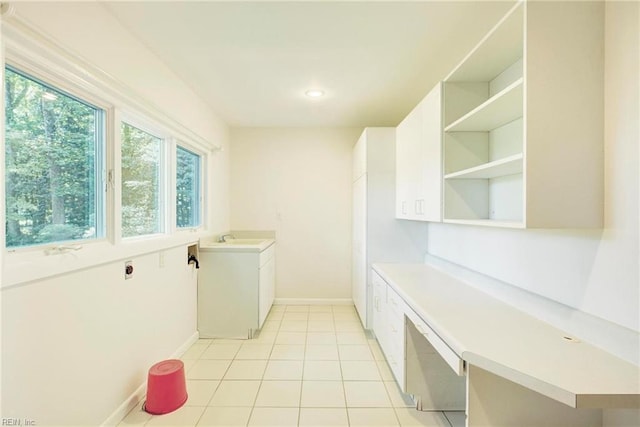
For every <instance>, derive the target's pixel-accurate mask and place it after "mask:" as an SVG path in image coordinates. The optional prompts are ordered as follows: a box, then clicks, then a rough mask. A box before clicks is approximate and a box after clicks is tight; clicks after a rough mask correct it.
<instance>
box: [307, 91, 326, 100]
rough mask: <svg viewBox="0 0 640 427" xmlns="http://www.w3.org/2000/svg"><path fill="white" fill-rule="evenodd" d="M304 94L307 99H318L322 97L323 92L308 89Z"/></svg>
mask: <svg viewBox="0 0 640 427" xmlns="http://www.w3.org/2000/svg"><path fill="white" fill-rule="evenodd" d="M304 94H305V95H307V96H308V97H309V98H320V97H322V96H324V91H323V90H318V89H310V90H308V91H306V92H305V93H304Z"/></svg>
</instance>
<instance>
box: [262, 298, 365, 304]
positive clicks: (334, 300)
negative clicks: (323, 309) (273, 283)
mask: <svg viewBox="0 0 640 427" xmlns="http://www.w3.org/2000/svg"><path fill="white" fill-rule="evenodd" d="M273 304H274V305H353V300H352V299H351V298H276V299H275V300H274V301H273Z"/></svg>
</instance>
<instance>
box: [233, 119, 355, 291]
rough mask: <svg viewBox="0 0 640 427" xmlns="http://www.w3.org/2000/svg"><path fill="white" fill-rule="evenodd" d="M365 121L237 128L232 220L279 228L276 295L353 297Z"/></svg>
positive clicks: (240, 226) (239, 227)
mask: <svg viewBox="0 0 640 427" xmlns="http://www.w3.org/2000/svg"><path fill="white" fill-rule="evenodd" d="M361 131H362V130H361V129H293V128H291V129H267V128H258V129H243V128H238V129H232V130H231V187H230V188H231V189H230V199H231V228H232V229H235V230H243V229H245V230H246V229H248V230H275V231H276V298H302V299H304V298H350V297H351V162H352V161H351V150H352V148H353V146H354V145H355V143H356V141H357V139H358V136H359V134H360V132H361Z"/></svg>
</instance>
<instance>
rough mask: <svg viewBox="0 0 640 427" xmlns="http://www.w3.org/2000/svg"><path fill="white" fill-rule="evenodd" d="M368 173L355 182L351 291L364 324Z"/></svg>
mask: <svg viewBox="0 0 640 427" xmlns="http://www.w3.org/2000/svg"><path fill="white" fill-rule="evenodd" d="M366 207H367V175H366V174H365V175H362V176H361V177H360V178H358V180H357V181H356V182H355V183H354V184H353V226H352V227H353V243H352V244H353V246H352V252H353V253H352V262H353V265H352V267H351V274H352V277H351V293H352V298H353V303H354V305H355V306H356V310H357V311H358V315H360V320H361V321H362V325H363V326H364V327H365V328H366V325H367V249H366V248H367V213H366Z"/></svg>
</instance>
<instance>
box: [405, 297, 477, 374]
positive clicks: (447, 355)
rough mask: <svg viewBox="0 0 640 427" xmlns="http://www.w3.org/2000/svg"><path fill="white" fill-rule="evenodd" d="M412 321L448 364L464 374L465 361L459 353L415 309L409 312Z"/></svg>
mask: <svg viewBox="0 0 640 427" xmlns="http://www.w3.org/2000/svg"><path fill="white" fill-rule="evenodd" d="M407 314H408V316H409V318H410V320H411V322H413V324H414V325H415V327H416V329H417V330H418V332H420V333H421V334H422V335H423V336H424V337H425V338H426V339H427V341H429V343H430V344H431V345H432V346H433V348H434V349H435V350H436V351H437V352H438V354H439V355H440V357H442V358H443V359H444V361H445V362H447V365H449V366H450V367H451V369H453V372H455V373H456V374H457V375H459V376H462V375H464V361H463V360H462V359H461V358H460V357H458V355H457V354H456V353H455V352H454V351H453V350H451V348H449V346H448V345H447V344H446V343H445V342H444V341H443V340H442V338H440V337H439V336H438V334H436V333H435V331H434V330H433V329H431V327H429V325H427V323H426V322H425V321H423V320H422V319H421V318H420V317H419V316H418V315H417V314H415V312H414V311H413V310H409V311H408V312H407Z"/></svg>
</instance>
